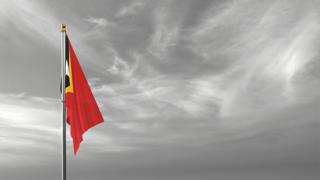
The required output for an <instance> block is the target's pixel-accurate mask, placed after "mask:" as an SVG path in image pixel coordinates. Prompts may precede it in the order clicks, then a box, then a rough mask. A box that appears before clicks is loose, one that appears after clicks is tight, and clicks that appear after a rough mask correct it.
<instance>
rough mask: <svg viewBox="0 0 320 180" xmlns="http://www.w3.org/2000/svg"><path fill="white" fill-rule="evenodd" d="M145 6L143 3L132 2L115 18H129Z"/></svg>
mask: <svg viewBox="0 0 320 180" xmlns="http://www.w3.org/2000/svg"><path fill="white" fill-rule="evenodd" d="M144 6H145V3H143V2H142V1H134V2H132V3H131V4H129V5H127V6H124V7H122V8H121V9H120V10H119V12H118V13H117V14H116V16H117V17H124V16H131V15H134V14H136V13H137V12H138V11H139V10H141V9H142V8H143V7H144Z"/></svg>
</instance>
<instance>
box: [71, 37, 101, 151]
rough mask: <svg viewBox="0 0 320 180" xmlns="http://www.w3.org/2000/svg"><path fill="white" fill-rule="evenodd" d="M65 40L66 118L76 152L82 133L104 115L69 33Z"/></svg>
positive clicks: (98, 121)
mask: <svg viewBox="0 0 320 180" xmlns="http://www.w3.org/2000/svg"><path fill="white" fill-rule="evenodd" d="M65 42H66V44H65V52H66V53H65V54H66V57H65V59H66V77H65V83H66V84H65V105H66V119H67V122H68V123H69V124H70V132H71V137H72V139H73V149H74V154H76V153H77V151H78V149H79V146H80V143H81V141H82V135H83V134H84V133H85V132H86V131H87V130H88V129H89V128H91V127H93V126H95V125H97V124H99V123H101V122H103V117H102V115H101V112H100V110H99V108H98V105H97V103H96V101H95V99H94V96H93V94H92V92H91V89H90V86H89V85H88V82H87V80H86V77H85V75H84V73H83V71H82V69H81V66H80V64H79V61H78V58H77V56H76V54H75V52H74V50H73V48H72V46H71V43H70V40H69V38H68V36H67V35H66V39H65Z"/></svg>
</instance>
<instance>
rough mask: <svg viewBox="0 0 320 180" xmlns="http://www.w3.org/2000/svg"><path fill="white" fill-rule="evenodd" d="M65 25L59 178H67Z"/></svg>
mask: <svg viewBox="0 0 320 180" xmlns="http://www.w3.org/2000/svg"><path fill="white" fill-rule="evenodd" d="M65 41H66V25H65V24H61V78H62V82H61V102H62V161H61V163H62V168H61V170H62V173H61V175H62V176H61V179H62V180H66V179H67V172H66V171H67V167H66V165H67V162H66V160H67V154H66V106H65V86H66V83H65V74H66V47H65V45H66V42H65Z"/></svg>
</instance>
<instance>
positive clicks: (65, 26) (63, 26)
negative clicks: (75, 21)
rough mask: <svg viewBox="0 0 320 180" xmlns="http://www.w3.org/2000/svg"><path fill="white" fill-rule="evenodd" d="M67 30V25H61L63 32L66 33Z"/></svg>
mask: <svg viewBox="0 0 320 180" xmlns="http://www.w3.org/2000/svg"><path fill="white" fill-rule="evenodd" d="M66 28H67V25H66V24H63V23H62V24H61V32H66Z"/></svg>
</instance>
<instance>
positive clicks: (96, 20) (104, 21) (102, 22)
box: [84, 17, 114, 27]
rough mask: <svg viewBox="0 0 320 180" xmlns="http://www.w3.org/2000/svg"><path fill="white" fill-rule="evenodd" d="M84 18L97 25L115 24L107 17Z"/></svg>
mask: <svg viewBox="0 0 320 180" xmlns="http://www.w3.org/2000/svg"><path fill="white" fill-rule="evenodd" d="M84 20H85V21H87V22H89V23H92V24H94V25H96V26H99V27H107V26H113V25H114V23H112V22H110V21H108V20H107V19H105V18H94V17H89V18H86V19H84Z"/></svg>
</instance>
